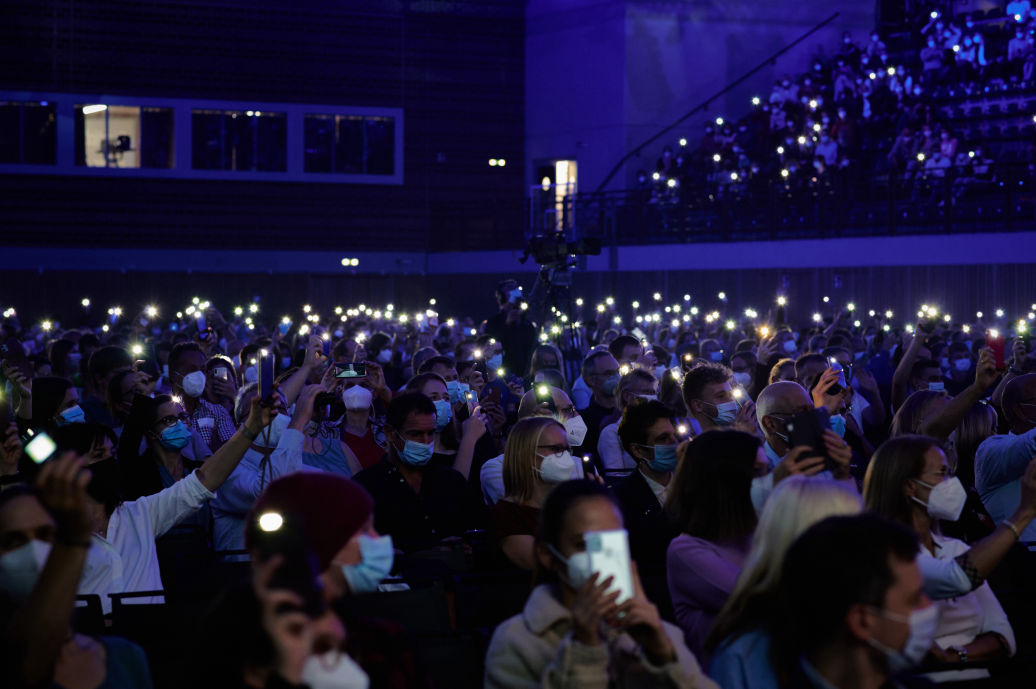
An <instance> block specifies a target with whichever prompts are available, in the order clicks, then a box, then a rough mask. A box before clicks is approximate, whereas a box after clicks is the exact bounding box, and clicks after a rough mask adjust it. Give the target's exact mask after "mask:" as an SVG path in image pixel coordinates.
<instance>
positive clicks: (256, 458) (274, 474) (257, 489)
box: [212, 428, 305, 550]
mask: <svg viewBox="0 0 1036 689" xmlns="http://www.w3.org/2000/svg"><path fill="white" fill-rule="evenodd" d="M304 439H305V436H303V435H302V433H300V432H298V431H297V430H295V429H294V428H286V429H284V433H282V434H281V439H280V442H278V443H277V447H276V448H275V449H274V451H273V452H272V453H271V454H270V461H269V463H268V464H267V466H266V467H265V468H264V467H263V466H262V463H263V454H262V453H261V452H257V451H256V450H253V449H251V448H249V449H248V451H246V452H245V456H244V457H242V458H241V462H240V463H239V464H238V465H237V467H236V468H235V469H234V472H233V473H232V474H230V478H228V479H227V480H226V482H224V484H223V485H222V486H220V487H219V491H218V494H217V496H216V499H215V500H213V501H212V519H213V535H212V540H213V541H214V542H215V546H216V550H242V549H244V547H245V515H246V514H248V510H250V509H251V508H252V505H253V504H255V501H256V499H257V498H258V497H259V496H260V495H262V492H263V491H264V490H266V486H268V485H270V483H271V482H273V481H274V480H276V479H278V478H280V477H281V476H287V475H288V474H292V473H294V472H296V471H299V470H301V469H302V442H303V440H304Z"/></svg>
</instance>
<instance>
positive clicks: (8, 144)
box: [0, 100, 57, 165]
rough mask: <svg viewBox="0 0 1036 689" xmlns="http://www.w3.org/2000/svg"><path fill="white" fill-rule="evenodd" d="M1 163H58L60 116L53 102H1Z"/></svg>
mask: <svg viewBox="0 0 1036 689" xmlns="http://www.w3.org/2000/svg"><path fill="white" fill-rule="evenodd" d="M0 163H24V164H28V165H54V164H56V163H57V116H56V107H55V105H54V104H53V103H50V102H48V101H45V100H44V101H26V102H17V101H0Z"/></svg>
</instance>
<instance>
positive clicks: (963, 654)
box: [950, 646, 968, 663]
mask: <svg viewBox="0 0 1036 689" xmlns="http://www.w3.org/2000/svg"><path fill="white" fill-rule="evenodd" d="M950 650H951V651H953V652H954V653H956V654H957V657H958V658H959V660H960V662H962V663H966V662H968V649H967V648H965V647H964V646H950Z"/></svg>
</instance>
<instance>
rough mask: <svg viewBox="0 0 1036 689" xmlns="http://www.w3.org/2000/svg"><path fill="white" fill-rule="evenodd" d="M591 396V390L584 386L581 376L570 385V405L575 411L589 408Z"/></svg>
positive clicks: (584, 382)
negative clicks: (573, 406)
mask: <svg viewBox="0 0 1036 689" xmlns="http://www.w3.org/2000/svg"><path fill="white" fill-rule="evenodd" d="M593 395H594V392H593V390H591V389H590V386H589V385H587V384H586V381H585V380H583V377H582V376H579V377H578V378H576V382H574V383H572V404H573V405H575V408H576V409H586V408H587V407H588V406H590V398H591V397H593Z"/></svg>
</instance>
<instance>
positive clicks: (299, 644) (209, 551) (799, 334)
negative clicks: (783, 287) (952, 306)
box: [0, 279, 1036, 689]
mask: <svg viewBox="0 0 1036 689" xmlns="http://www.w3.org/2000/svg"><path fill="white" fill-rule="evenodd" d="M723 296H725V295H723ZM495 297H496V303H497V307H498V308H497V311H496V312H495V313H494V314H492V315H491V316H489V317H488V318H486V319H485V320H476V319H473V318H470V317H461V316H454V317H452V318H448V319H447V318H443V319H440V316H439V313H438V312H437V309H438V308H440V307H439V306H437V305H436V304H435V303H434V300H430V302H431V303H430V304H429V308H428V309H426V310H425V311H423V312H416V313H410V314H404V313H399V312H397V311H395V309H394V307H393V306H391V305H387V306H385V307H383V308H379V309H375V308H373V307H369V306H366V305H361V306H359V307H358V308H347V309H342V308H336V309H334V310H333V312H334V315H333V316H325V317H323V318H322V317H321V316H320V315H319V313H318V311H317V310H316V309H313V308H311V306H310V305H306V306H305V307H303V309H302V316H301V317H299V318H298V322H293V319H292V318H291V317H289V316H285V317H283V318H282V319H280V320H275V321H269V320H268V319H266V318H264V317H263V315H262V314H261V313H259V308H258V305H257V304H256V305H253V306H250V307H248V308H245V307H235V308H234V309H233V315H232V316H231V315H229V313H228V317H224V315H223V314H222V313H221V312H220V311H219V310H217V309H216V308H215V307H214V305H213V304H210V303H209V302H207V301H202V300H201V299H195V300H193V301H194V303H193V304H191V305H189V306H188V307H187V308H185V309H183V310H181V311H179V312H177V313H176V314H175V316H174V315H173V314H166V315H164V316H163V315H162V312H161V311H160V310H159V309H158V308H156V307H155V306H150V305H149V306H146V307H144V308H143V310H142V311H141V312H140V313H139V314H138V315H137V316H135V317H132V318H130V317H129V316H128V313H127V314H126V316H125V317H124V316H123V313H122V310H121V309H119V308H112V309H109V312H108V315H107V317H105V318H104V320H103V322H102V321H98V322H89V321H84V322H83V323H82V324H81V325H79V326H77V327H62V326H61V324H60V323H57V322H51V321H43V322H36V323H34V324H31V325H30V324H28V322H23V321H21V320H20V319H19V313H18V312H17V311H16V310H15V309H14V308H10V309H8V311H6V312H5V313H4V320H3V322H2V323H0V329H2V335H3V342H2V344H0V353H2V355H3V361H2V373H3V386H4V387H3V390H2V403H0V413H2V416H3V419H2V421H3V437H2V439H0V440H2V443H0V487H2V491H0V624H2V625H3V626H2V630H3V634H4V642H3V645H2V648H3V651H2V653H3V668H4V669H3V675H4V680H5V681H4V684H5V686H12V687H13V686H27V687H37V686H55V687H70V688H71V687H87V688H89V689H94V688H95V687H111V688H115V687H146V686H151V685H152V683H154V684H155V685H158V686H165V685H167V684H168V683H169V682H168V680H169V677H170V676H172V675H171V674H170V673H174V669H173V668H175V673H176V674H175V676H176V677H177V678H178V679H179V681H180V682H188V681H189V682H192V683H195V684H199V685H201V686H213V687H215V686H220V687H237V686H241V687H295V686H309V687H312V688H313V689H323V688H333V687H340V688H346V687H368V686H370V687H402V686H422V687H423V686H430V685H431V680H430V678H429V674H428V672H426V668H425V667H424V666H423V665H422V658H423V657H424V656H423V655H422V653H423V652H424V649H423V648H422V646H421V643H422V642H420V641H419V640H415V639H413V638H410V637H409V636H408V635H407V633H406V631H405V629H401V628H400V627H399V625H398V622H399V620H398V619H392V616H393V614H392V609H391V606H389V604H388V603H387V601H389V600H391V597H392V596H395V595H398V594H399V592H400V591H410V592H418V591H423V590H429V591H435V590H441V589H435V588H431V589H425V588H422V587H424V586H425V585H426V584H427V583H428V582H436V583H437V585H438V586H440V587H441V586H442V582H443V581H450V580H451V577H454V576H456V575H457V574H458V573H472V572H474V573H481V574H485V573H497V574H505V575H508V576H509V577H510V578H509V579H506V580H507V581H511V582H517V586H518V587H519V589H518V592H519V598H520V599H522V600H524V604H523V605H522V606H521V607H520V608H516V609H513V610H510V611H508V614H514V616H513V617H509V618H506V619H505V617H506V615H503V616H501V617H500V618H499V619H496V620H494V621H493V623H492V625H490V627H489V629H488V630H487V632H486V633H487V637H486V640H487V643H486V644H485V646H484V647H483V648H482V650H481V651H480V654H479V656H480V658H484V675H483V676H484V684H485V686H487V687H536V686H552V687H583V686H602V687H603V686H615V687H647V686H666V687H671V686H680V687H714V686H720V687H724V689H741V688H748V687H752V688H756V687H767V688H770V687H774V688H775V687H778V686H794V687H816V688H818V689H819V688H821V687H823V688H830V687H839V688H841V689H850V688H855V687H874V688H877V687H879V686H886V685H885V682H886V681H888V682H892V685H891V686H901V685H900V682H902V683H904V684H903V686H912V685H913V683H915V682H923V681H924V680H925V679H926V678H927V679H931V680H934V681H938V682H961V681H965V680H966V681H971V682H978V683H979V684H977V685H975V686H982V683H983V682H986V683H990V682H994V683H995V682H996V681H998V677H1003V674H1002V673H1004V672H1008V673H1010V672H1012V671H1015V672H1017V671H1018V670H1019V668H1024V667H1025V665H1024V663H1025V662H1026V659H1029V660H1031V656H1029V655H1028V654H1031V653H1032V652H1033V651H1034V650H1036V647H1034V646H1032V643H1033V641H1034V639H1033V638H1032V637H1033V634H1032V633H1031V629H1026V628H1025V625H1029V627H1031V625H1032V622H1031V619H1025V618H1024V617H1020V616H1019V614H1018V612H1017V610H1014V609H1013V608H1012V607H1011V604H1013V602H1014V601H1016V600H1017V599H1019V598H1020V599H1022V600H1024V599H1026V598H1027V597H1028V598H1031V597H1032V595H1033V593H1034V591H1033V586H1034V584H1033V582H1034V581H1036V578H1033V577H1032V574H1033V572H1036V569H1034V568H1033V563H1032V561H1031V559H1029V558H1031V554H1030V553H1028V551H1026V550H1024V548H1022V547H1021V546H1016V543H1017V542H1019V541H1023V542H1031V541H1036V522H1034V518H1036V460H1034V459H1033V457H1034V455H1036V358H1034V354H1033V352H1032V350H1031V343H1030V340H1029V336H1028V324H1029V322H1030V321H1031V319H1033V318H1036V316H1033V314H1032V313H1029V314H1028V315H1027V316H1023V317H1022V318H1021V319H1020V320H1018V321H1010V320H1009V319H1008V320H1005V314H1004V312H1003V311H998V312H997V314H996V319H995V320H994V319H993V318H992V317H990V318H989V319H988V320H983V315H982V314H977V315H976V318H975V319H970V320H963V319H953V318H951V317H950V316H948V315H943V314H940V313H939V311H938V309H937V308H936V307H935V306H930V305H927V304H926V305H924V306H923V308H922V310H921V311H920V312H918V320H917V321H916V323H909V324H906V325H898V326H897V325H894V324H893V322H892V316H893V314H891V313H877V312H875V311H870V312H868V314H867V315H866V316H864V314H863V313H861V312H857V311H856V308H855V306H854V305H849V306H847V307H846V308H844V309H841V310H839V311H837V312H834V313H829V314H822V313H817V314H814V316H813V318H812V320H810V321H808V322H804V323H797V322H794V321H793V320H792V319H789V318H788V313H787V305H786V302H785V300H783V299H781V300H779V301H778V302H777V303H776V304H775V307H774V309H772V310H771V311H770V312H769V313H768V314H762V315H760V314H758V313H756V312H754V311H750V310H749V312H746V313H745V314H744V317H743V318H742V317H740V316H738V317H731V316H729V315H728V314H725V313H720V312H719V311H709V312H706V310H705V309H698V308H697V307H696V306H694V305H692V303H691V301H690V295H686V296H685V297H684V300H683V301H679V302H677V303H675V304H670V305H668V306H662V303H663V300H662V295H660V294H658V295H654V298H653V301H654V304H655V309H656V310H657V313H651V312H649V311H647V310H641V309H640V304H639V303H634V304H633V311H632V315H629V313H627V316H626V317H625V318H624V317H623V315H622V314H621V313H620V308H619V307H618V305H616V304H615V301H614V300H613V299H611V298H607V299H603V300H602V301H601V302H600V303H599V304H597V306H596V308H595V309H593V308H591V307H590V305H589V304H586V305H585V308H586V312H587V317H586V320H585V322H582V321H581V322H578V323H576V322H572V321H569V319H568V316H567V315H562V314H559V313H556V312H555V313H553V314H552V316H551V318H552V319H553V320H552V321H551V322H548V323H542V324H539V323H536V322H534V320H533V319H532V316H531V314H532V313H534V312H535V309H529V308H528V303H527V302H526V301H525V297H524V291H523V289H522V288H521V287H520V286H519V284H518V282H517V281H515V280H511V279H507V280H503V281H502V282H500V283H499V285H498V288H497V290H496V293H495ZM648 303H652V301H651V300H650V299H646V300H645V304H648ZM579 304H580V307H581V308H582V306H583V302H582V300H579ZM30 307H31V305H29V306H27V307H26V308H30ZM433 307H434V308H433ZM1032 308H1033V309H1034V310H1036V305H1033V307H1032ZM662 312H664V313H665V314H666V315H665V317H662V316H661V313H662ZM911 320H912V319H911ZM624 323H625V325H624ZM271 376H272V378H271ZM615 534H619V537H618V540H617V541H616V540H614V536H615ZM606 542H607V543H608V544H610V545H607V547H606V546H605V545H603V544H605V543H606ZM616 543H618V545H616ZM627 548H628V555H626V554H625V553H626V549H627ZM185 553H190V554H193V555H195V556H198V555H199V554H201V555H207V556H209V558H210V559H211V560H213V561H216V562H219V563H221V564H228V565H231V564H232V565H237V566H238V567H241V566H243V567H245V568H246V570H247V572H248V574H247V576H243V577H241V578H240V579H238V580H236V581H227V582H226V586H225V587H223V590H220V591H217V592H215V595H213V596H212V598H211V603H212V604H211V606H206V609H205V611H204V613H199V619H198V620H195V621H196V622H198V623H199V626H198V628H197V629H192V630H191V631H190V632H189V634H190V635H192V639H191V640H192V641H197V642H199V650H198V651H197V653H195V652H193V651H192V652H191V654H190V655H191V657H192V658H193V659H194V662H192V663H189V664H186V665H185V664H184V663H183V660H184V658H183V657H182V654H180V653H173V654H172V655H173V656H174V658H172V660H171V662H170V659H169V658H167V657H165V658H164V657H163V656H162V655H161V654H160V653H156V651H155V649H154V648H148V649H147V650H148V653H147V654H145V653H144V652H143V651H142V650H141V648H140V646H138V645H136V644H135V643H134V640H127V639H123V638H119V637H114V636H108V635H105V634H104V633H103V631H104V630H103V627H102V628H101V629H100V630H97V629H94V630H86V629H84V628H82V627H81V626H80V625H79V621H81V617H80V616H79V615H76V616H75V617H74V616H73V612H74V610H75V609H76V608H75V606H76V604H77V598H78V599H79V600H83V599H90V598H91V597H96V598H99V600H100V613H99V614H100V615H101V616H102V617H103V619H105V620H109V621H111V620H115V621H116V623H117V621H118V618H119V614H120V610H122V609H124V608H126V607H132V606H127V604H126V602H125V601H124V600H122V598H123V597H124V596H125V595H126V594H136V595H135V597H134V600H133V602H136V603H141V604H145V605H149V606H152V608H154V609H161V608H163V607H168V606H170V605H172V604H173V603H172V602H173V601H174V600H176V601H184V600H189V598H184V597H183V596H184V592H186V591H195V592H196V591H197V590H199V585H200V584H202V583H210V582H203V581H199V580H200V579H203V578H204V576H205V575H204V574H202V573H201V570H190V569H188V570H187V571H185V570H184V569H183V568H182V567H178V566H177V563H178V562H179V561H181V560H182V558H183V557H184V555H185ZM602 553H605V554H608V555H609V557H611V558H612V559H604V560H602V559H600V557H603V556H602V555H601V554H602ZM174 555H176V556H178V557H179V558H180V559H179V560H178V559H177V557H174ZM192 561H193V562H199V561H202V560H192ZM602 562H604V563H611V564H610V565H608V567H610V569H607V568H606V569H602V567H605V565H602ZM205 571H208V570H205ZM236 571H241V570H236ZM1005 571H1006V572H1009V573H1012V574H1017V575H1019V576H1018V577H1017V579H1018V580H1020V581H1022V582H1023V584H1022V585H1021V586H1022V589H1021V591H1020V593H1019V592H1017V591H1013V590H1008V589H1003V588H1001V589H999V590H998V589H994V588H993V587H991V586H990V580H991V577H993V578H992V580H993V581H994V583H995V582H996V581H998V580H997V579H996V575H997V573H1000V572H1005ZM1010 580H1011V581H1014V580H1015V579H1013V578H1012V579H1010ZM501 581H503V580H501ZM199 595H200V594H199ZM495 595H496V596H497V597H504V589H503V588H501V589H499V590H496V592H495ZM454 596H455V598H454V600H453V602H452V603H451V605H455V606H457V609H458V610H459V609H461V606H462V605H463V604H464V602H465V601H464V600H463V597H464V592H463V591H462V590H461V589H460V588H457V590H456V592H455V594H454ZM167 597H168V599H169V601H168V602H166V601H165V598H167ZM1000 597H1006V598H1005V600H1006V601H1007V603H1008V606H1007V609H1006V610H1005V606H1004V605H1003V604H1002V603H1001V600H1000ZM180 604H181V603H178V604H177V605H180ZM425 612H426V610H425V608H421V607H417V608H415V609H414V610H413V611H412V612H407V613H406V614H407V615H418V616H419V615H421V614H424V613H425ZM381 617H384V618H385V619H379V618H381ZM456 617H457V613H454V614H453V618H456ZM73 620H75V621H76V623H73ZM494 626H495V629H494ZM116 629H118V627H116ZM152 631H154V630H152ZM157 633H158V634H159V636H160V638H162V639H163V641H162V642H161V643H160V644H159V647H161V645H162V644H166V643H167V640H168V642H169V643H171V642H172V637H173V636H174V635H175V634H177V633H181V632H173V631H172V630H171V629H170V630H165V631H163V630H162V629H159V630H158V631H157ZM163 633H164V634H165V635H166V636H162V634H163ZM490 634H491V637H490V636H489V635H490ZM167 637H168V639H167ZM137 641H139V639H138V640H137ZM181 641H182V639H181ZM177 648H179V647H177ZM1016 654H1020V655H1021V658H1020V659H1018V660H1015V661H1013V662H1012V661H1010V659H1011V658H1012V657H1014V656H1015V655H1016ZM476 662H478V663H481V662H483V661H482V660H478V661H476ZM149 663H150V665H151V668H150V669H149ZM161 663H165V664H161ZM159 664H161V665H159ZM990 673H993V674H992V676H991V674H990ZM997 673H1001V674H997ZM968 686H971V685H968ZM989 686H994V684H989Z"/></svg>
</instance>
